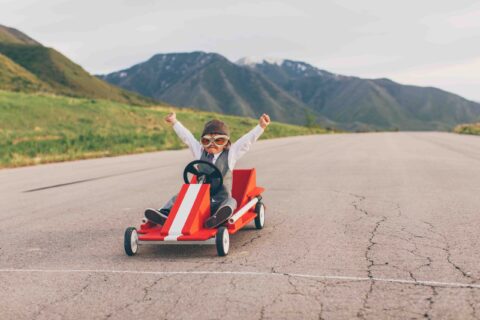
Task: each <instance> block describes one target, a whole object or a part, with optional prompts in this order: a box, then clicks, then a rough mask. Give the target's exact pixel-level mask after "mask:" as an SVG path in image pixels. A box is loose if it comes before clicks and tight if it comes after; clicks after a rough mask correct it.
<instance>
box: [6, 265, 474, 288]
mask: <svg viewBox="0 0 480 320" xmlns="http://www.w3.org/2000/svg"><path fill="white" fill-rule="evenodd" d="M8 272H10V273H15V272H18V273H117V274H136V275H166V276H168V275H234V276H275V277H296V278H306V279H323V280H337V281H358V282H361V281H378V282H390V283H399V284H408V285H422V286H432V287H453V288H469V289H480V284H473V283H472V284H469V283H458V282H439V281H428V280H418V281H413V280H404V279H388V278H368V277H351V276H328V275H313V274H299V273H280V272H253V271H135V270H88V269H84V270H81V269H79V270H76V269H70V270H69V269H66V270H62V269H58V270H55V269H50V270H48V269H0V273H8Z"/></svg>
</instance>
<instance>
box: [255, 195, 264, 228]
mask: <svg viewBox="0 0 480 320" xmlns="http://www.w3.org/2000/svg"><path fill="white" fill-rule="evenodd" d="M255 213H256V214H257V216H256V217H255V228H257V229H263V226H264V225H265V205H264V204H263V203H262V202H258V203H257V205H256V206H255Z"/></svg>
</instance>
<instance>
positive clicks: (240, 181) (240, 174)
mask: <svg viewBox="0 0 480 320" xmlns="http://www.w3.org/2000/svg"><path fill="white" fill-rule="evenodd" d="M256 186H257V181H256V172H255V169H235V170H233V181H232V197H233V198H234V199H235V200H237V208H240V207H242V206H243V205H244V204H246V203H247V202H248V199H247V195H248V194H249V193H251V192H252V191H254V189H255V188H256Z"/></svg>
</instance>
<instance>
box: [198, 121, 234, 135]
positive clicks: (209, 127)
mask: <svg viewBox="0 0 480 320" xmlns="http://www.w3.org/2000/svg"><path fill="white" fill-rule="evenodd" d="M214 133H216V134H224V135H227V136H229V137H230V129H228V126H227V125H226V124H225V123H224V122H223V121H220V120H218V119H214V120H211V121H208V122H207V123H206V124H205V128H203V133H202V137H203V136H204V135H206V134H214Z"/></svg>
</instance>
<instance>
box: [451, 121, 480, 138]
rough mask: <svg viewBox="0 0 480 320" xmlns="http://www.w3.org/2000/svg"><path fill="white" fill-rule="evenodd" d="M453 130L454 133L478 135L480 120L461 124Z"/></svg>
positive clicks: (479, 132) (479, 133)
mask: <svg viewBox="0 0 480 320" xmlns="http://www.w3.org/2000/svg"><path fill="white" fill-rule="evenodd" d="M453 131H454V132H456V133H463V134H474V135H480V122H479V123H470V124H461V125H458V126H456V127H455V128H454V129H453Z"/></svg>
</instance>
